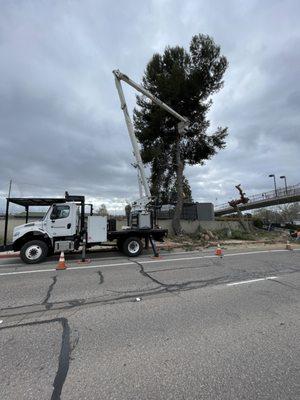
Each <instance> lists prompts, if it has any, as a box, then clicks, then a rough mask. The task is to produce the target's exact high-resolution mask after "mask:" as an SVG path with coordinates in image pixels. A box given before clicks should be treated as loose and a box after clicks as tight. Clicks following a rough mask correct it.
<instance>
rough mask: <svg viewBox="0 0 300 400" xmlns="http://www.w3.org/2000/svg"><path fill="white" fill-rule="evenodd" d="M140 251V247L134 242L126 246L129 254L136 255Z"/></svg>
mask: <svg viewBox="0 0 300 400" xmlns="http://www.w3.org/2000/svg"><path fill="white" fill-rule="evenodd" d="M139 249H140V245H139V243H138V242H137V241H136V240H133V241H132V242H130V243H129V245H128V250H129V252H130V253H131V254H136V253H138V251H139Z"/></svg>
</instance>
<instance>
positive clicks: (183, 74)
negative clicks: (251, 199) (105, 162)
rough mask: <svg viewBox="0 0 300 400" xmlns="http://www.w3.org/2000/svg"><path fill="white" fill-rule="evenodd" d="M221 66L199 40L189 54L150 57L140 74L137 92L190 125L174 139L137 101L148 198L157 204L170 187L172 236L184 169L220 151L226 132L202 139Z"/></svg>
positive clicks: (163, 118)
mask: <svg viewBox="0 0 300 400" xmlns="http://www.w3.org/2000/svg"><path fill="white" fill-rule="evenodd" d="M227 65H228V63H227V59H226V58H225V57H224V56H222V55H221V53H220V47H219V46H218V45H216V44H215V42H214V40H213V39H212V38H211V37H209V36H205V35H201V34H199V35H196V36H194V37H193V38H192V41H191V43H190V47H189V51H186V50H185V49H184V48H182V47H179V46H176V47H167V48H166V49H165V51H164V53H163V54H154V55H153V57H152V59H151V60H150V61H149V63H148V65H147V67H146V70H145V73H144V77H143V86H144V87H145V88H146V89H147V90H149V91H150V92H151V93H152V94H153V95H155V96H156V97H158V98H159V99H160V100H162V101H164V102H165V103H167V104H168V105H169V106H171V107H172V108H173V109H174V110H176V111H177V112H178V113H179V114H181V115H182V116H185V117H187V118H188V120H189V121H190V123H189V126H188V129H187V130H186V131H185V133H184V134H179V132H178V127H177V123H178V121H177V120H176V119H175V118H174V117H173V116H171V115H170V114H168V113H167V112H166V111H164V110H163V109H161V108H160V107H159V106H157V105H155V104H152V102H150V101H149V100H148V99H147V98H145V97H144V96H137V105H138V107H137V108H136V109H135V111H134V124H135V130H136V135H137V137H138V140H139V142H140V143H141V146H142V158H143V161H144V162H145V163H149V164H150V167H151V179H150V183H151V191H152V194H153V195H155V196H158V197H159V198H163V197H164V195H165V193H171V192H172V190H173V187H174V182H176V192H177V196H176V197H177V206H176V209H175V213H174V219H173V228H174V231H175V233H180V231H181V227H180V220H179V218H180V214H181V209H182V203H183V200H184V198H183V196H184V194H183V193H184V182H186V183H188V182H187V180H186V178H185V177H184V167H185V166H186V165H197V164H198V165H199V164H200V165H202V164H203V163H204V162H205V160H208V159H210V158H211V157H212V156H213V155H214V154H216V152H217V151H218V150H219V149H222V148H223V147H224V146H225V138H226V135H227V128H221V127H219V128H218V129H217V130H216V131H215V132H213V133H211V134H210V135H207V129H208V128H209V125H210V122H209V120H208V119H207V113H208V111H209V109H210V108H211V106H212V100H211V98H210V96H211V95H212V94H213V93H215V92H217V91H219V90H220V88H221V87H222V86H223V80H222V79H223V75H224V72H225V70H226V68H227Z"/></svg>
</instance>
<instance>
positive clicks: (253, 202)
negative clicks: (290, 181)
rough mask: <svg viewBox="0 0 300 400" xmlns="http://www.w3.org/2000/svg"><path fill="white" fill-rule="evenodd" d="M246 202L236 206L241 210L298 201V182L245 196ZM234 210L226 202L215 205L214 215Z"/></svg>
mask: <svg viewBox="0 0 300 400" xmlns="http://www.w3.org/2000/svg"><path fill="white" fill-rule="evenodd" d="M247 197H248V198H249V201H248V203H246V204H240V205H239V206H238V208H239V209H240V210H241V211H246V210H254V209H256V208H263V207H270V206H277V205H280V204H287V203H295V202H297V201H300V183H298V184H297V185H294V186H287V187H284V188H278V189H276V190H271V191H270V192H265V193H260V194H255V195H253V196H247ZM233 213H235V210H234V209H233V208H232V207H230V206H229V204H228V203H224V204H220V205H217V206H215V216H216V217H220V216H222V215H226V214H233Z"/></svg>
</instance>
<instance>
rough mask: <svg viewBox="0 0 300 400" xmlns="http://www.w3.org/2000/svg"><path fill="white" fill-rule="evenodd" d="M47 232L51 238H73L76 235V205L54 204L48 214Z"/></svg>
mask: <svg viewBox="0 0 300 400" xmlns="http://www.w3.org/2000/svg"><path fill="white" fill-rule="evenodd" d="M48 215H49V217H48V218H47V221H45V223H46V226H45V228H46V230H47V232H48V234H49V236H50V237H57V236H72V235H75V233H76V205H75V204H54V205H53V206H52V210H51V212H50V213H49V214H48Z"/></svg>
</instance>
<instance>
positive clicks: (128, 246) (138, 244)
mask: <svg viewBox="0 0 300 400" xmlns="http://www.w3.org/2000/svg"><path fill="white" fill-rule="evenodd" d="M142 251H143V243H142V241H141V240H140V239H139V238H138V237H129V238H127V239H126V240H125V241H124V243H123V253H124V254H126V256H128V257H137V256H139V255H140V254H141V252H142Z"/></svg>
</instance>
